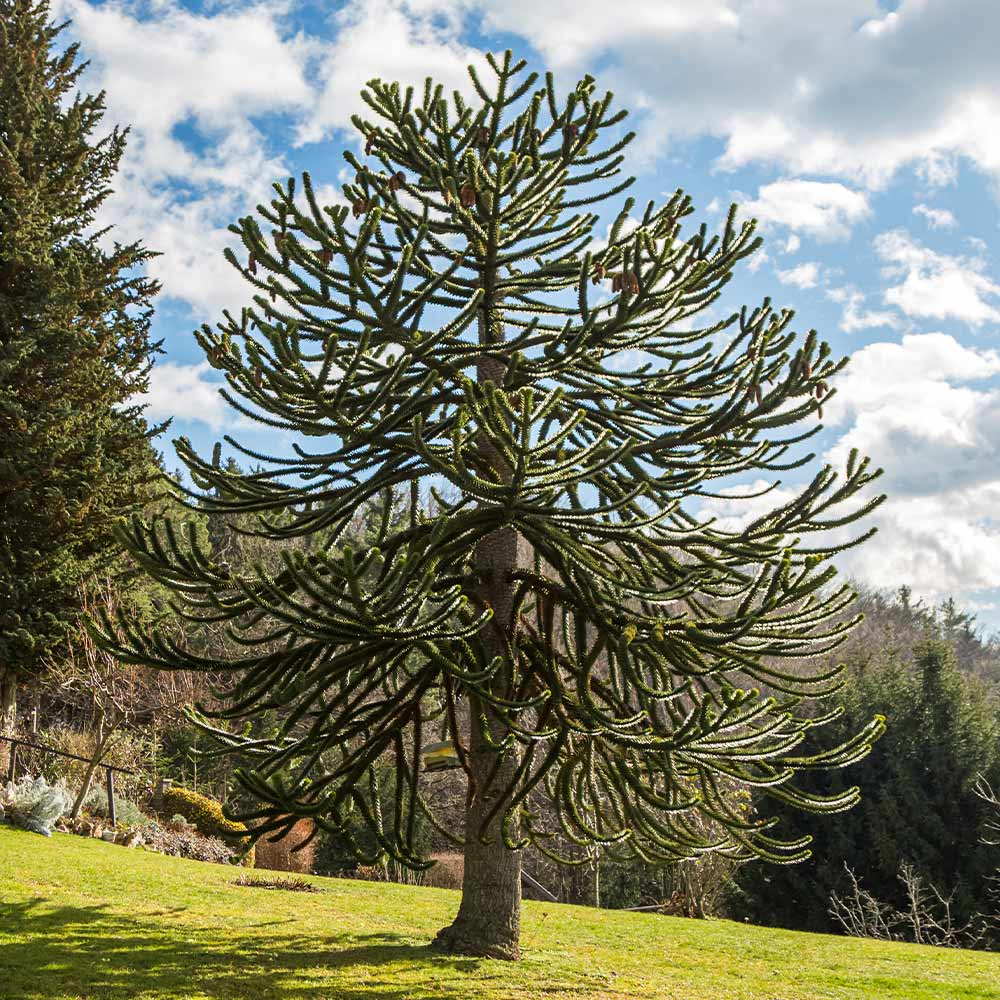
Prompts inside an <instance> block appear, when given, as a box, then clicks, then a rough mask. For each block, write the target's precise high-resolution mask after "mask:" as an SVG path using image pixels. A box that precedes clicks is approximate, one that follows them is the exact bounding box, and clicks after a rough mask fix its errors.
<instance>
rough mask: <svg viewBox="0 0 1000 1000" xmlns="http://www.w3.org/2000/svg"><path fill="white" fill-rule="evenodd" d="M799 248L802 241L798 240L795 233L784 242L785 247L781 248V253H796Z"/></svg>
mask: <svg viewBox="0 0 1000 1000" xmlns="http://www.w3.org/2000/svg"><path fill="white" fill-rule="evenodd" d="M801 246H802V240H800V239H799V237H798V236H797V235H796V234H795V233H792V234H791V236H789V237H788V239H787V240H785V245H784V246H783V247H782V248H781V252H782V253H785V254H788V253H797V252H798V249H799V247H801Z"/></svg>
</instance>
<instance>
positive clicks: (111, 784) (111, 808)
mask: <svg viewBox="0 0 1000 1000" xmlns="http://www.w3.org/2000/svg"><path fill="white" fill-rule="evenodd" d="M107 776H108V819H109V820H110V821H111V825H112V826H115V825H116V824H117V823H118V817H117V815H116V814H115V772H114V771H112V770H111V768H110V767H109V768H108V770H107Z"/></svg>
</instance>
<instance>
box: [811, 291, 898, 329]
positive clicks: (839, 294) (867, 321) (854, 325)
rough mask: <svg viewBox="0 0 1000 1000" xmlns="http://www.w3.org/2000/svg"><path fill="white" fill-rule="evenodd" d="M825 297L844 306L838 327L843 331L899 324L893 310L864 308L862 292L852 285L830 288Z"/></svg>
mask: <svg viewBox="0 0 1000 1000" xmlns="http://www.w3.org/2000/svg"><path fill="white" fill-rule="evenodd" d="M826 297H827V298H828V299H829V300H830V301H831V302H837V303H839V304H840V305H842V306H843V307H844V308H843V311H842V312H841V314H840V329H841V330H843V331H844V333H854V331H855V330H867V329H869V328H870V327H877V326H888V327H896V326H899V317H898V316H897V315H896V314H895V313H894V312H889V311H886V310H878V309H866V308H865V295H864V293H863V292H861V291H860V290H859V289H857V288H855V287H853V286H852V285H847V286H845V287H843V288H830V289H828V290H827V292H826Z"/></svg>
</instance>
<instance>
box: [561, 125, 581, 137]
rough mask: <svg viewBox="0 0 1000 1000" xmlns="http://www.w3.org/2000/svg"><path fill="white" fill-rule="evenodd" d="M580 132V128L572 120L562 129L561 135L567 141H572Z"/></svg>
mask: <svg viewBox="0 0 1000 1000" xmlns="http://www.w3.org/2000/svg"><path fill="white" fill-rule="evenodd" d="M579 134H580V129H579V128H578V127H577V126H576V125H574V124H573V123H572V122H570V123H569V125H567V126H566V127H565V128H564V129H563V135H564V136H565V137H566V141H567V142H572V141H573V140H574V139H575V138H576V137H577V136H578V135H579Z"/></svg>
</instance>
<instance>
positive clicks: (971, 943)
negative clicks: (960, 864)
mask: <svg viewBox="0 0 1000 1000" xmlns="http://www.w3.org/2000/svg"><path fill="white" fill-rule="evenodd" d="M844 870H845V871H846V872H847V877H848V879H849V881H850V888H849V889H848V891H847V892H846V893H845V894H844V895H843V896H840V895H839V894H838V893H836V892H835V893H834V894H833V896H832V897H831V898H830V910H829V913H830V916H831V917H833V919H834V920H836V921H837V923H838V924H840V926H841V927H842V928H843V929H844V931H845V932H846V933H847V934H850V935H851V936H852V937H868V938H878V939H881V940H884V941H915V942H916V943H917V944H932V945H937V946H939V947H943V948H974V947H976V945H978V944H979V943H980V942H981V941H982V940H983V939H984V938H985V936H986V932H987V926H988V925H987V922H986V920H985V918H984V917H983V916H981V915H980V914H975V915H974V916H973V917H971V918H970V919H969V920H968V921H966V922H965V923H964V924H957V923H956V922H955V918H954V915H953V914H952V900H953V898H954V893H949V894H948V895H947V896H945V895H943V894H942V893H941V892H939V891H938V889H937V888H936V887H935V886H934V885H932V884H931V883H929V882H925V881H924V879H923V877H922V876H921V875H920V874H919V873H918V872H917V871H916V869H915V868H914V867H913V865H911V864H909V863H908V862H906V861H904V862H903V863H902V864H901V865H900V866H899V873H898V878H899V880H900V882H902V883H903V888H904V889H905V891H906V899H907V905H906V909H904V910H897V909H896V908H895V907H894V906H892V905H890V904H889V903H884V902H882V901H881V900H879V899H877V898H876V897H875V896H874V895H872V893H870V892H868V890H867V889H863V888H862V887H861V885H860V883H859V882H858V879H857V876H856V875H855V874H854V872H853V871H851V869H850V868H849V867H848V866H847V865H846V864H845V865H844Z"/></svg>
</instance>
